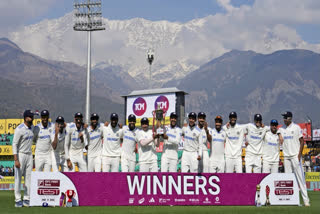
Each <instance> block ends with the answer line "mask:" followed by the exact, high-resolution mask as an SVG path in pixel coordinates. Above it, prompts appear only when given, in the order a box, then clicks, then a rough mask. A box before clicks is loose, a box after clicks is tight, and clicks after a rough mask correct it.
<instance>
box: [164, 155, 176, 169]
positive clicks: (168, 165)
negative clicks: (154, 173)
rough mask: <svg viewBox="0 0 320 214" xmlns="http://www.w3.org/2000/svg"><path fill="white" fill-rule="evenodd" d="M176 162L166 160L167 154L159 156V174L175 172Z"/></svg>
mask: <svg viewBox="0 0 320 214" xmlns="http://www.w3.org/2000/svg"><path fill="white" fill-rule="evenodd" d="M177 169H178V160H177V159H172V158H168V155H167V154H162V156H161V172H177Z"/></svg>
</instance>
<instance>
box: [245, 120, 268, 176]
mask: <svg viewBox="0 0 320 214" xmlns="http://www.w3.org/2000/svg"><path fill="white" fill-rule="evenodd" d="M242 126H243V128H244V132H245V134H247V142H246V143H245V145H246V157H245V164H246V173H252V172H254V173H261V157H262V144H263V139H264V137H265V135H266V132H267V131H268V130H269V128H268V127H266V126H264V125H263V123H262V116H261V114H255V115H254V124H252V123H249V124H246V125H242Z"/></svg>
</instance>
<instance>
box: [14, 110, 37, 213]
mask: <svg viewBox="0 0 320 214" xmlns="http://www.w3.org/2000/svg"><path fill="white" fill-rule="evenodd" d="M33 115H34V113H33V112H32V111H31V110H26V111H25V112H24V113H23V118H24V122H23V123H22V124H20V125H19V126H18V127H17V128H16V130H15V133H14V136H13V141H12V153H13V158H14V196H15V202H16V203H15V207H22V205H23V206H29V200H30V182H31V171H32V168H33V160H32V150H31V146H32V142H33V128H34V127H33V125H32V121H33ZM22 176H24V184H25V188H24V196H23V203H22V201H21V189H20V188H21V178H22Z"/></svg>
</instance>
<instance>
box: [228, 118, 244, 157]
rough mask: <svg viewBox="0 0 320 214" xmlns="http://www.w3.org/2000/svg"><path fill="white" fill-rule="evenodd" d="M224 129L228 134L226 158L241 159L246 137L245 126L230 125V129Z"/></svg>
mask: <svg viewBox="0 0 320 214" xmlns="http://www.w3.org/2000/svg"><path fill="white" fill-rule="evenodd" d="M223 129H224V131H225V132H226V136H227V138H226V146H225V156H226V157H227V158H238V157H241V153H242V144H243V136H244V128H243V126H241V125H238V124H236V125H235V126H234V127H232V126H231V125H230V126H229V128H227V126H226V125H224V126H223Z"/></svg>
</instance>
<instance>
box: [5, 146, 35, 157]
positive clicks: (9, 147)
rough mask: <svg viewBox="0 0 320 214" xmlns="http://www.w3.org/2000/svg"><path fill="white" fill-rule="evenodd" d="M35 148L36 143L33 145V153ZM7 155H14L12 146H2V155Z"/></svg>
mask: <svg viewBox="0 0 320 214" xmlns="http://www.w3.org/2000/svg"><path fill="white" fill-rule="evenodd" d="M35 148H36V146H35V145H32V146H31V149H32V154H33V155H34V152H35ZM5 155H13V154H12V146H0V156H5Z"/></svg>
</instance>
